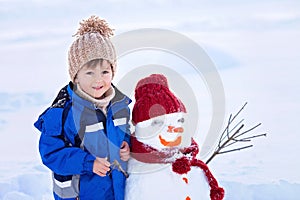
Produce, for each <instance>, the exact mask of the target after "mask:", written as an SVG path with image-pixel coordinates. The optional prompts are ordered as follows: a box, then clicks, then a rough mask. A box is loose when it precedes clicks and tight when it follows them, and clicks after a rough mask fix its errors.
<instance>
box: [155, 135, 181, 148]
mask: <svg viewBox="0 0 300 200" xmlns="http://www.w3.org/2000/svg"><path fill="white" fill-rule="evenodd" d="M158 137H159V140H160V143H161V144H162V145H164V146H166V147H174V146H178V145H180V143H181V136H179V137H177V138H176V139H175V140H173V141H167V140H165V139H163V138H162V137H161V135H159V136H158Z"/></svg>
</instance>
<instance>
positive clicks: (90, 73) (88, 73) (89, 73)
mask: <svg viewBox="0 0 300 200" xmlns="http://www.w3.org/2000/svg"><path fill="white" fill-rule="evenodd" d="M85 74H86V75H92V74H93V72H91V71H89V72H86V73H85Z"/></svg>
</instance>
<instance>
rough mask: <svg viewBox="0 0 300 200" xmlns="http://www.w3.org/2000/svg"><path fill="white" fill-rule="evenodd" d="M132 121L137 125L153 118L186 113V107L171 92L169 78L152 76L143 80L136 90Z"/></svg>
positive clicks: (159, 75) (158, 75)
mask: <svg viewBox="0 0 300 200" xmlns="http://www.w3.org/2000/svg"><path fill="white" fill-rule="evenodd" d="M135 100H136V102H135V104H134V107H133V110H132V121H133V122H134V123H135V124H137V123H139V122H142V121H145V120H148V119H150V118H153V117H157V116H161V115H165V114H170V113H176V112H186V109H185V106H184V105H183V103H182V102H181V101H180V99H178V98H177V97H176V96H175V95H174V94H173V93H172V92H171V91H170V90H169V86H168V81H167V78H166V77H165V76H164V75H162V74H152V75H150V76H148V77H146V78H144V79H141V80H140V81H139V82H138V83H137V86H136V88H135Z"/></svg>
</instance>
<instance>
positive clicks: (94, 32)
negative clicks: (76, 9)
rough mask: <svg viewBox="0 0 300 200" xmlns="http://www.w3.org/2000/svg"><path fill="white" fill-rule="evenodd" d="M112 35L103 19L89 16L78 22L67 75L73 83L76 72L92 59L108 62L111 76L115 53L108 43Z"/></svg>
mask: <svg viewBox="0 0 300 200" xmlns="http://www.w3.org/2000/svg"><path fill="white" fill-rule="evenodd" d="M112 35H113V29H111V28H110V27H109V26H108V24H107V22H106V21H105V20H104V19H100V18H99V17H97V16H91V17H90V18H89V19H87V20H83V21H82V22H80V27H79V29H78V31H77V33H76V34H75V35H74V36H76V37H77V39H76V40H75V41H74V42H73V43H72V45H71V47H70V49H69V53H68V61H69V74H70V78H71V80H72V81H73V82H74V80H75V77H76V74H77V72H78V71H79V70H80V69H81V67H82V66H83V65H84V64H86V63H87V62H89V61H91V60H94V59H104V60H108V61H109V62H110V64H111V65H112V71H113V74H114V73H115V71H116V52H115V48H114V45H113V44H112V42H111V41H110V37H111V36H112Z"/></svg>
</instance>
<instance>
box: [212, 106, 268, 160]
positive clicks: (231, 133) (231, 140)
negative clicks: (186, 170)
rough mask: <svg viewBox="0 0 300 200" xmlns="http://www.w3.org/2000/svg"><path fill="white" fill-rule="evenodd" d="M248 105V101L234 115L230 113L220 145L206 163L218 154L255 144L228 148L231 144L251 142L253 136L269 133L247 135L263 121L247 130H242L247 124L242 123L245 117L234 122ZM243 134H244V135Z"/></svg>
mask: <svg viewBox="0 0 300 200" xmlns="http://www.w3.org/2000/svg"><path fill="white" fill-rule="evenodd" d="M246 105H247V102H246V103H245V104H244V105H243V106H242V108H240V110H239V111H238V112H237V113H236V114H235V115H234V116H233V115H232V114H230V116H229V119H228V123H227V125H226V127H225V128H224V130H223V132H222V134H221V136H220V138H219V142H218V145H217V147H216V149H215V151H214V152H213V154H212V155H211V156H210V157H209V158H208V160H207V161H206V164H208V163H209V162H210V161H211V160H212V159H213V158H214V157H215V156H216V155H218V154H224V153H229V152H233V151H240V150H243V149H247V148H250V147H253V145H247V146H243V147H236V148H232V149H228V147H229V146H232V145H235V144H239V143H241V142H242V143H245V142H251V139H253V138H257V137H261V136H266V135H267V134H266V133H264V134H258V135H250V136H249V135H248V136H247V134H250V132H251V131H253V130H254V129H256V128H257V127H259V126H260V125H261V123H259V124H257V125H255V126H253V127H251V128H249V129H247V130H245V131H242V129H243V128H244V126H245V125H244V124H242V122H243V121H244V119H242V120H240V121H239V122H238V123H236V124H234V120H235V119H236V118H237V116H238V115H239V114H240V113H241V112H242V110H243V109H244V108H245V106H246ZM230 126H233V128H231V127H230ZM242 136H244V137H242Z"/></svg>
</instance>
